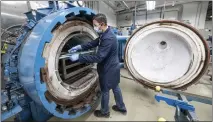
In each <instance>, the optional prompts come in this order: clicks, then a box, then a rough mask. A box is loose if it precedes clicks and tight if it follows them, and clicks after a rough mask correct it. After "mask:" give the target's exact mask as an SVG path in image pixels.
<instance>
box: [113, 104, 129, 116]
mask: <svg viewBox="0 0 213 122" xmlns="http://www.w3.org/2000/svg"><path fill="white" fill-rule="evenodd" d="M112 109H113V110H114V111H117V112H120V113H122V114H124V115H126V113H127V111H126V110H121V109H119V108H118V106H116V105H113V106H112Z"/></svg>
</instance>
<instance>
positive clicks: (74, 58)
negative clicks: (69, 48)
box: [69, 54, 79, 62]
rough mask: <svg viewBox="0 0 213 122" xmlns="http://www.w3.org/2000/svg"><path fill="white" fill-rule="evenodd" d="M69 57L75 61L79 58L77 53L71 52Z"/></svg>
mask: <svg viewBox="0 0 213 122" xmlns="http://www.w3.org/2000/svg"><path fill="white" fill-rule="evenodd" d="M69 59H70V60H71V61H73V62H74V61H77V60H78V59H79V54H73V55H71V56H70V57H69Z"/></svg>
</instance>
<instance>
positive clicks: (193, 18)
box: [182, 1, 208, 29]
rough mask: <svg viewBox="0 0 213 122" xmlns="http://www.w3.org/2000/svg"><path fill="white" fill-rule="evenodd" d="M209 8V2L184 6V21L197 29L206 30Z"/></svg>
mask: <svg viewBox="0 0 213 122" xmlns="http://www.w3.org/2000/svg"><path fill="white" fill-rule="evenodd" d="M207 8H208V2H207V1H202V2H201V1H199V2H192V3H187V4H184V5H183V14H182V20H184V21H189V23H190V24H191V25H192V26H194V27H196V28H197V29H204V27H205V19H206V12H207Z"/></svg>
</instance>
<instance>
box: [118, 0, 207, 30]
mask: <svg viewBox="0 0 213 122" xmlns="http://www.w3.org/2000/svg"><path fill="white" fill-rule="evenodd" d="M207 7H208V1H202V2H190V3H185V4H183V6H181V5H175V6H174V7H172V6H169V7H166V11H165V14H164V19H172V20H179V21H184V22H186V23H187V22H188V23H189V24H191V25H192V26H194V27H196V28H198V29H204V26H205V18H206V12H207ZM161 15H162V14H161V10H160V9H159V8H157V9H156V10H153V11H148V13H147V19H146V12H145V11H141V12H137V16H136V25H140V26H141V25H144V24H145V23H148V22H152V21H155V20H160V16H161ZM133 17H134V16H133V13H126V14H119V15H118V16H117V23H118V26H130V25H131V24H132V20H133ZM161 17H162V16H161Z"/></svg>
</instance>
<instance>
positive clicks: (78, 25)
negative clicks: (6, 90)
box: [18, 7, 100, 119]
mask: <svg viewBox="0 0 213 122" xmlns="http://www.w3.org/2000/svg"><path fill="white" fill-rule="evenodd" d="M94 15H95V13H94V12H93V11H92V10H90V9H88V8H81V7H74V8H70V9H66V10H61V11H58V12H55V13H52V14H50V15H48V16H46V17H44V18H43V19H41V20H40V21H38V23H37V24H36V26H35V27H34V28H33V30H32V31H31V32H30V34H29V36H28V37H27V38H26V39H25V40H24V42H23V44H22V46H21V48H20V50H19V52H20V53H19V57H18V58H19V65H18V66H19V67H18V68H19V79H20V82H21V83H22V85H23V86H24V89H25V91H26V92H27V93H28V95H29V96H30V97H31V98H32V99H33V100H34V101H35V102H36V103H37V104H40V105H43V106H44V107H45V108H46V110H48V111H49V112H50V113H51V114H53V115H54V116H57V117H60V118H64V119H70V118H76V117H79V116H81V115H83V114H84V113H86V112H88V111H89V110H90V109H91V108H92V106H93V105H95V103H96V102H97V101H98V99H99V97H100V95H99V93H98V91H99V88H98V75H97V72H96V70H94V69H92V66H93V64H78V63H77V62H71V61H70V60H69V59H63V60H60V59H59V56H60V55H62V54H64V53H67V51H68V49H70V48H71V47H72V46H75V45H77V44H81V43H84V42H88V41H91V40H93V39H95V38H97V34H96V32H95V31H94V30H93V27H92V24H91V23H92V17H93V16H94Z"/></svg>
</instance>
